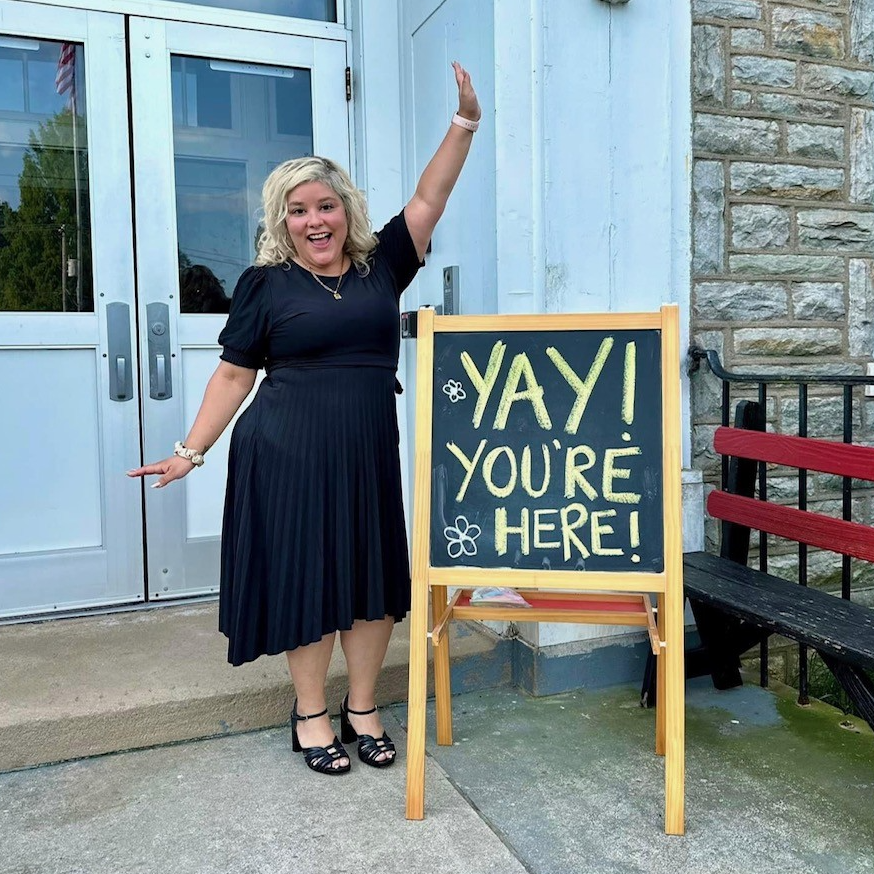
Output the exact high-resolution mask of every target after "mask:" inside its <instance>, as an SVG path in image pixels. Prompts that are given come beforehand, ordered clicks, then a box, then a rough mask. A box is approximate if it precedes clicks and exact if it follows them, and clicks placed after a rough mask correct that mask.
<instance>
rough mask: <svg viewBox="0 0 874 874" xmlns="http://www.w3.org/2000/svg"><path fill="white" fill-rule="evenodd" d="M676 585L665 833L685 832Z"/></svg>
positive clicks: (668, 652) (668, 666)
mask: <svg viewBox="0 0 874 874" xmlns="http://www.w3.org/2000/svg"><path fill="white" fill-rule="evenodd" d="M677 588H678V587H675V588H674V590H673V593H672V594H668V595H666V597H665V606H666V613H665V631H666V635H667V636H666V640H667V644H668V645H667V647H665V648H664V649H663V650H662V656H661V657H660V659H659V661H662V660H663V661H664V662H665V668H664V671H665V679H664V692H665V699H664V701H665V707H664V710H665V717H664V719H665V834H669V835H682V834H685V831H686V825H685V777H686V739H685V731H686V715H685V710H686V694H685V672H684V670H683V655H684V652H683V650H684V646H685V642H684V639H683V631H684V629H683V596H682V589H680V590H679V591H677Z"/></svg>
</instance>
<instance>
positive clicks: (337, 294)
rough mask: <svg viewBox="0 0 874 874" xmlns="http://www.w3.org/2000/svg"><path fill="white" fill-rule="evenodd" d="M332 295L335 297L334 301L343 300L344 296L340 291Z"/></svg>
mask: <svg viewBox="0 0 874 874" xmlns="http://www.w3.org/2000/svg"><path fill="white" fill-rule="evenodd" d="M331 294H333V295H334V300H343V295H342V294H340V292H339V291H332V292H331Z"/></svg>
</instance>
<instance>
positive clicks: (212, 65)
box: [130, 19, 349, 599]
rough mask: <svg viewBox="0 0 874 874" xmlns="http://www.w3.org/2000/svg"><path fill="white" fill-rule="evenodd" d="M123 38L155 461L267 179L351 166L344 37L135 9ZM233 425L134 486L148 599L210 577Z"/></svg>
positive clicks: (196, 392)
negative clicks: (179, 471) (191, 461)
mask: <svg viewBox="0 0 874 874" xmlns="http://www.w3.org/2000/svg"><path fill="white" fill-rule="evenodd" d="M130 34H131V69H132V82H133V92H132V107H133V131H134V156H135V161H134V166H135V192H136V205H137V227H138V239H137V260H138V278H139V304H140V312H141V320H140V321H141V325H142V330H141V336H140V343H141V348H142V355H143V361H144V366H143V398H144V401H143V411H144V412H143V433H144V443H145V455H146V458H147V459H148V460H157V459H160V458H164V457H165V456H166V455H167V454H168V453H169V451H170V450H171V448H172V446H173V442H174V441H175V440H180V439H182V438H183V437H184V435H185V433H186V432H187V430H188V428H190V426H191V423H192V422H193V420H194V416H195V414H196V412H197V408H198V406H199V404H200V400H201V398H202V396H203V390H204V388H205V386H206V382H207V380H208V379H209V377H210V375H211V374H212V372H213V370H214V369H215V367H216V365H217V363H218V351H219V350H218V347H217V346H216V338H217V336H218V334H219V331H220V330H221V328H222V326H223V325H224V321H225V318H226V316H225V314H226V313H227V311H228V308H229V306H230V295H231V293H232V291H233V288H234V284H235V283H236V280H237V278H238V277H239V275H240V273H241V272H242V271H243V270H244V269H245V267H247V266H248V265H249V264H251V263H252V261H253V259H254V256H255V240H256V239H257V235H258V231H259V221H258V214H257V210H258V205H259V202H260V195H261V186H262V184H263V181H264V179H265V177H266V176H267V174H268V173H269V172H270V171H271V170H272V169H273V168H274V167H275V166H276V165H277V164H279V163H281V162H282V161H284V160H286V159H288V158H293V157H300V156H302V155H310V154H314V153H317V154H326V155H329V156H330V157H333V158H335V159H337V160H338V161H340V162H341V163H343V164H347V165H348V162H349V141H348V117H347V105H346V98H345V66H346V46H345V43H344V42H339V41H332V40H315V39H309V38H302V37H288V36H273V35H270V34H263V33H249V32H238V31H234V30H232V29H229V28H210V27H202V26H197V27H196V26H193V25H183V24H175V23H172V22H166V23H164V22H155V21H152V20H145V19H132V20H131V28H130ZM165 94H169V95H170V98H171V99H170V103H169V104H168V103H167V102H166V101H165V100H163V95H165ZM170 140H172V143H173V150H172V155H170V154H169V150H167V149H166V143H167V142H168V141H170ZM229 430H230V429H229ZM228 435H229V431H228V433H226V434H225V436H224V437H223V438H222V439H221V440H220V441H219V442H218V443H217V444H216V446H214V447H213V448H212V449H210V451H209V454H208V456H207V464H206V465H205V466H204V467H203V468H200V469H198V470H196V471H194V472H193V473H192V474H191V475H190V476H188V477H186V478H185V480H183V481H182V483H180V484H174V486H172V487H170V488H167V489H161V490H158V491H154V490H151V489H148V488H147V489H146V490H145V493H146V531H147V544H148V546H147V556H148V566H149V596H150V597H151V598H155V599H160V598H167V597H178V596H179V595H190V594H197V593H205V592H212V591H215V590H216V588H217V585H218V569H219V551H218V537H219V533H220V527H221V514H222V502H223V497H224V485H225V470H226V461H227V443H228Z"/></svg>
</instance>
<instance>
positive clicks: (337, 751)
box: [291, 699, 349, 774]
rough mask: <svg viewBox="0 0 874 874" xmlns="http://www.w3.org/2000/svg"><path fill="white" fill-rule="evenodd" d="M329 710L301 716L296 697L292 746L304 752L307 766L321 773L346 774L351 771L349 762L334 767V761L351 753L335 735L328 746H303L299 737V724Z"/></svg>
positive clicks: (292, 714) (292, 717) (293, 710)
mask: <svg viewBox="0 0 874 874" xmlns="http://www.w3.org/2000/svg"><path fill="white" fill-rule="evenodd" d="M327 712H328V708H327V707H326V708H325V709H324V710H323V711H322V712H321V713H310V714H309V715H308V716H301V715H300V714H299V713H298V712H297V699H295V702H294V707H292V708H291V748H292V749H293V750H294V751H295V752H296V753H303V758H304V761H305V762H306V763H307V767H308V768H310V769H311V770H313V771H316V772H318V773H319V774H346V773H348V772H349V762H347V763H346V764H345V765H340V766H339V767H334V762H336V761H337V760H338V759H348V758H349V753H347V752H346V749H345V748H344V746H343V744H341V743H340V741H339V740H338V739H337V735H334V740H333V741H331V743H330V744H329V745H328V746H326V747H302V746H301V745H300V740H298V737H297V724H298V723H299V722H306V721H307V720H308V719H318V718H319V717H320V716H324V715H325V714H326V713H327Z"/></svg>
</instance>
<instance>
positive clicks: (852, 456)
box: [713, 427, 874, 482]
mask: <svg viewBox="0 0 874 874" xmlns="http://www.w3.org/2000/svg"><path fill="white" fill-rule="evenodd" d="M713 445H714V448H715V449H716V451H717V452H721V453H722V454H723V455H733V456H735V457H737V458H751V459H754V460H757V461H767V462H770V463H771V464H785V465H788V466H789V467H798V468H802V469H804V470H816V471H820V472H821V473H834V474H837V475H838V476H849V477H853V478H854V479H863V480H868V481H871V482H874V448H872V447H870V446H857V445H854V444H851V443H837V442H835V441H833V440H814V439H813V438H811V437H790V436H788V435H785V434H769V433H765V432H764V431H748V430H747V429H745V428H726V427H721V428H717V429H716V435H715V437H714V439H713Z"/></svg>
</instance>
